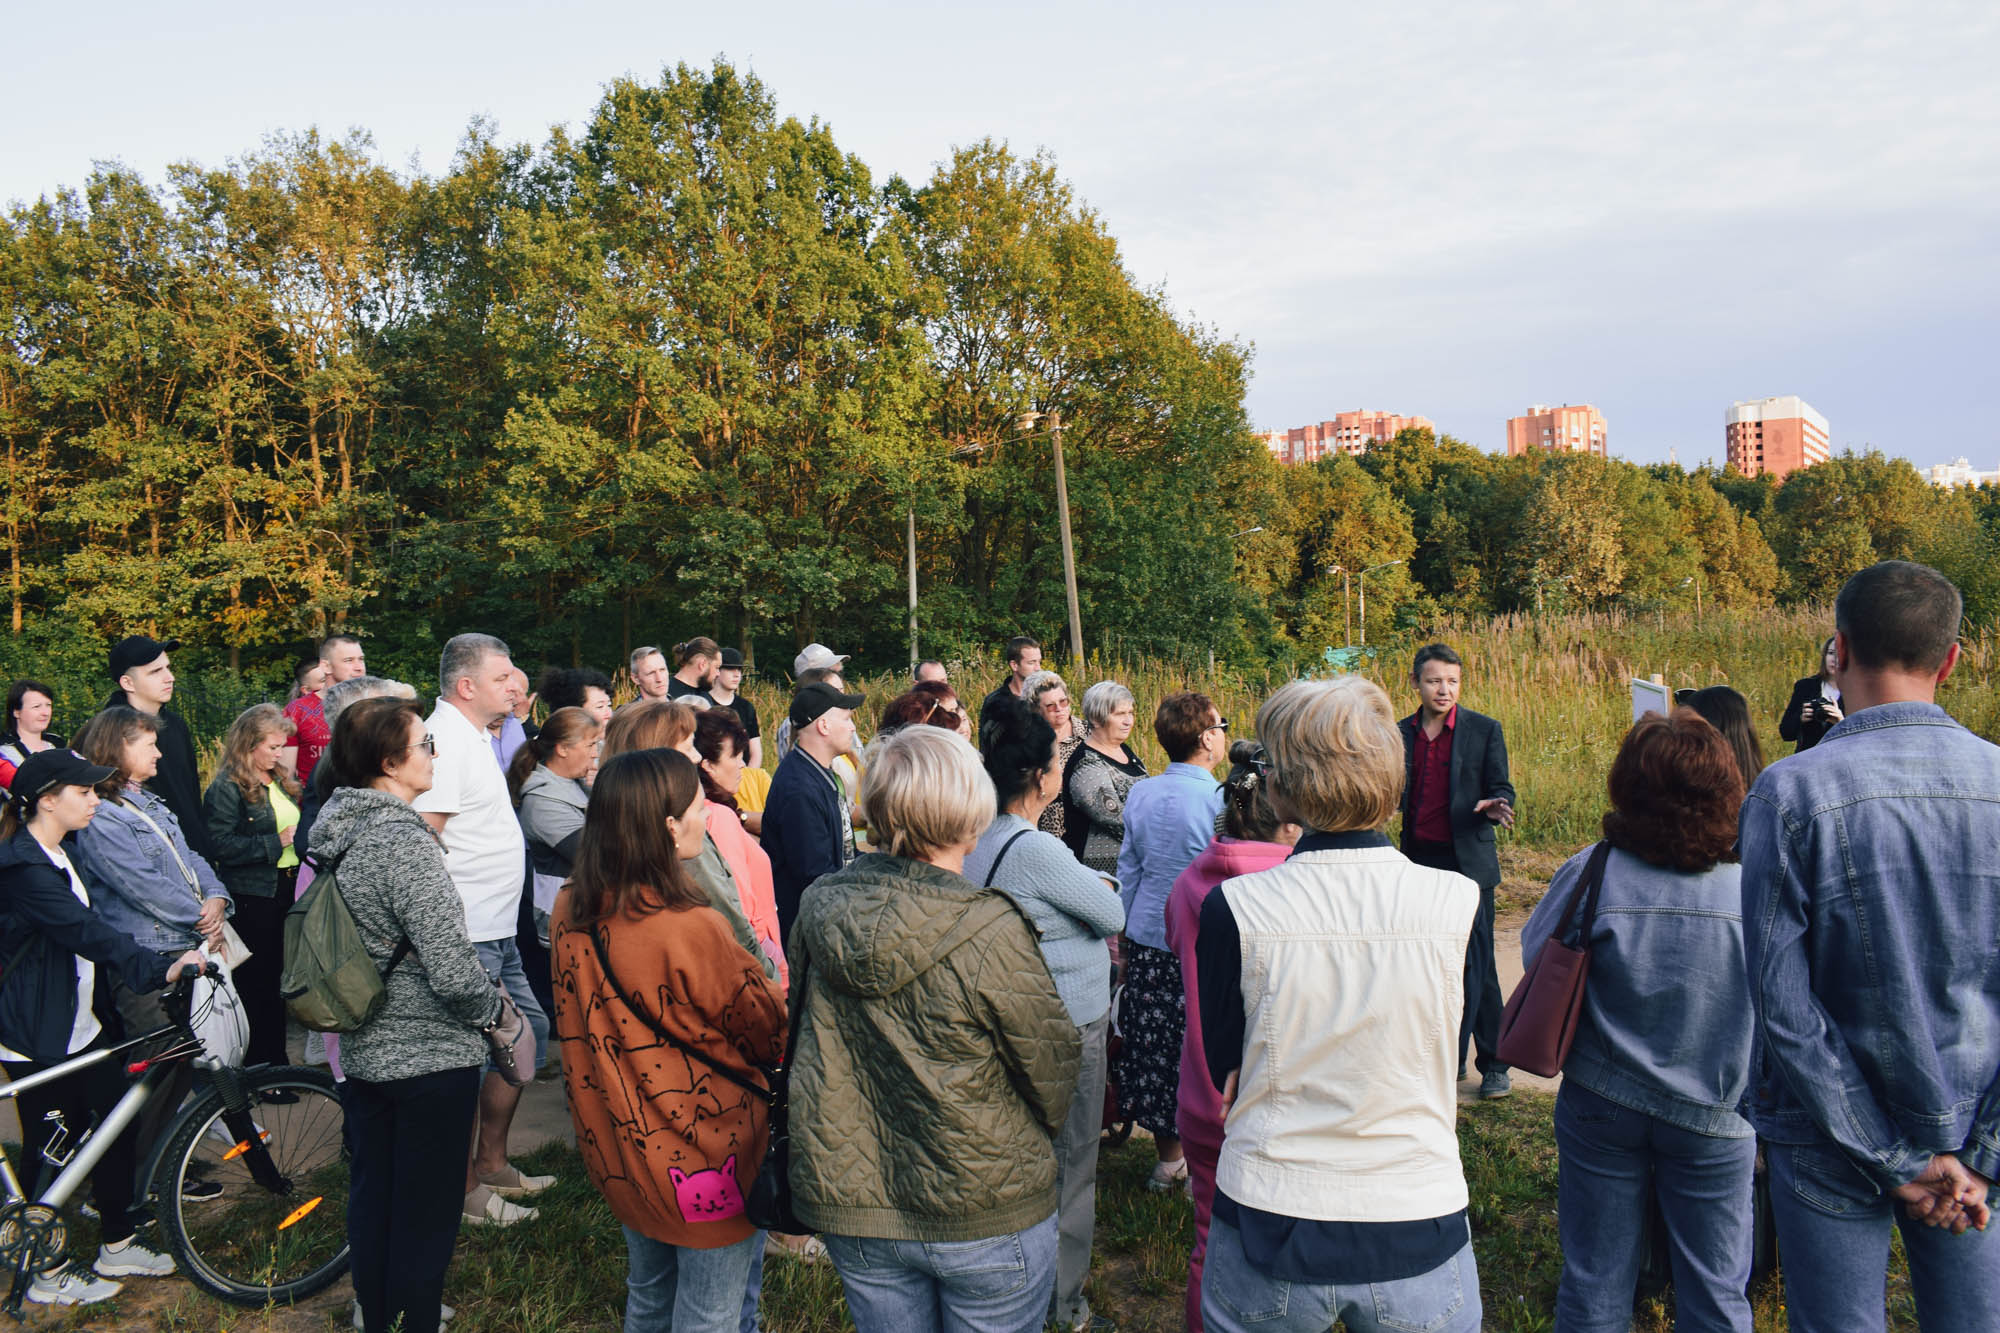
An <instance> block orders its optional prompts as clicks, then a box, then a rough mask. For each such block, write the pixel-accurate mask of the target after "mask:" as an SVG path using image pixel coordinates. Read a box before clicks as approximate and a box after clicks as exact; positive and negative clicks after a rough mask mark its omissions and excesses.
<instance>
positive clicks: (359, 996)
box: [278, 857, 410, 1032]
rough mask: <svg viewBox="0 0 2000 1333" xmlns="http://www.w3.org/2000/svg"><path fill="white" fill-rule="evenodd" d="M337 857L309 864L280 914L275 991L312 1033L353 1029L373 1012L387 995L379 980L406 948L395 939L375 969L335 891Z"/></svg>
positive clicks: (406, 943)
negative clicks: (309, 875)
mask: <svg viewBox="0 0 2000 1333" xmlns="http://www.w3.org/2000/svg"><path fill="white" fill-rule="evenodd" d="M339 869H340V858H338V857H335V858H332V859H330V860H328V861H325V862H315V863H314V874H313V882H312V883H311V884H309V885H307V886H306V891H305V892H304V893H303V894H301V895H300V897H299V900H298V901H297V902H295V903H293V904H292V906H291V910H290V911H288V912H286V913H285V969H284V972H283V973H282V974H281V975H280V976H279V978H278V994H279V996H280V997H281V998H282V999H283V1000H284V1002H285V1008H286V1009H287V1010H288V1011H289V1012H290V1013H291V1015H292V1017H293V1018H296V1019H298V1020H299V1024H300V1026H302V1027H308V1028H311V1029H313V1030H314V1031H315V1032H352V1031H354V1029H356V1028H358V1027H360V1026H361V1025H362V1024H363V1023H366V1022H367V1021H368V1020H369V1019H371V1018H373V1017H374V1016H375V1013H376V1011H377V1010H379V1009H380V1008H381V1007H382V1002H383V1000H384V999H385V998H386V997H387V995H388V989H387V987H386V986H385V985H384V984H383V983H384V982H385V981H387V979H388V976H389V974H390V973H391V972H394V971H395V970H396V964H398V963H400V962H402V961H403V956H404V955H405V954H407V953H409V951H410V941H409V940H408V939H402V940H398V941H397V942H396V951H395V952H394V953H393V954H391V955H390V956H389V965H388V966H387V967H385V968H383V969H382V970H380V971H377V970H376V968H375V959H374V958H373V957H372V956H370V954H369V952H368V946H367V945H366V944H364V943H363V942H362V939H361V928H360V927H359V926H357V925H355V924H354V914H353V913H352V912H350V911H348V910H347V899H345V898H343V897H341V896H340V883H339Z"/></svg>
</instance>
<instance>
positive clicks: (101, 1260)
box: [91, 1238, 174, 1277]
mask: <svg viewBox="0 0 2000 1333" xmlns="http://www.w3.org/2000/svg"><path fill="white" fill-rule="evenodd" d="M91 1268H93V1269H94V1270H96V1272H97V1275H98V1276H99V1277H172V1276H173V1274H174V1261H173V1258H172V1256H170V1255H165V1254H158V1253H155V1252H154V1251H152V1250H149V1249H147V1248H146V1247H145V1246H144V1245H141V1244H140V1243H139V1242H138V1240H137V1238H134V1239H132V1240H128V1241H126V1242H125V1243H124V1244H123V1245H117V1246H112V1245H100V1246H98V1247H97V1262H96V1263H94V1264H92V1265H91Z"/></svg>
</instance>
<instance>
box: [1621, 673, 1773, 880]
mask: <svg viewBox="0 0 2000 1333" xmlns="http://www.w3.org/2000/svg"><path fill="white" fill-rule="evenodd" d="M1608 785H1609V787H1610V789H1611V809H1610V810H1609V811H1607V812H1606V813H1605V816H1604V839H1605V841H1606V842H1609V843H1610V844H1611V845H1612V846H1613V847H1616V848H1618V849H1619V850H1620V851H1626V852H1630V853H1631V854H1632V855H1634V856H1636V857H1638V858H1639V859H1640V860H1642V861H1646V862H1650V863H1651V864H1653V865H1656V866H1662V867H1665V868H1666V869H1668V870H1679V871H1689V872H1694V871H1703V870H1707V869H1709V868H1710V867H1711V866H1714V865H1715V864H1716V863H1717V862H1719V861H1734V860H1735V859H1736V814H1737V811H1738V810H1739V809H1740V808H1741V807H1742V805H1743V770H1742V769H1741V768H1740V767H1739V766H1738V765H1737V762H1736V752H1735V751H1734V750H1732V749H1730V748H1729V742H1728V741H1726V740H1724V739H1723V738H1722V733H1721V732H1719V731H1717V730H1716V729H1715V728H1714V727H1713V726H1711V725H1710V724H1709V722H1708V720H1707V719H1706V718H1704V717H1702V716H1701V714H1699V713H1697V712H1695V711H1694V710H1693V709H1692V708H1676V709H1675V710H1674V711H1673V714H1672V715H1671V716H1669V717H1661V716H1660V715H1659V714H1658V713H1653V714H1650V715H1648V716H1646V717H1643V718H1641V719H1639V721H1637V722H1636V723H1634V724H1633V726H1632V730H1630V731H1628V732H1626V733H1625V743H1624V744H1623V745H1621V746H1619V747H1618V757H1617V758H1616V759H1614V760H1612V761H1611V778H1610V782H1609V784H1608Z"/></svg>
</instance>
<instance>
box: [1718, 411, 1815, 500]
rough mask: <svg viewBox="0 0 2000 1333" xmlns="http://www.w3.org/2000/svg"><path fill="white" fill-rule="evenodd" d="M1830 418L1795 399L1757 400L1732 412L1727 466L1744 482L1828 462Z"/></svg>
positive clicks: (1779, 476)
mask: <svg viewBox="0 0 2000 1333" xmlns="http://www.w3.org/2000/svg"><path fill="white" fill-rule="evenodd" d="M1828 438H1829V435H1828V427H1827V424H1826V418H1825V417H1823V416H1821V415H1820V414H1819V413H1817V412H1815V411H1813V408H1812V404H1811V403H1808V402H1807V401H1806V400H1805V399H1803V398H1801V397H1799V396H1798V395H1797V394H1787V395H1785V396H1784V397H1782V398H1758V399H1753V400H1750V401H1747V402H1740V403H1738V404H1736V405H1735V406H1734V407H1732V408H1730V409H1729V418H1728V424H1727V426H1726V428H1725V430H1724V439H1725V440H1726V441H1727V444H1728V449H1729V453H1728V455H1727V457H1728V459H1729V464H1730V466H1731V467H1734V468H1735V469H1736V470H1737V471H1738V472H1741V473H1742V474H1743V475H1744V476H1746V477H1757V476H1762V475H1764V474H1766V473H1769V474H1770V475H1771V476H1772V477H1775V478H1776V479H1778V480H1779V481H1783V480H1784V479H1785V477H1786V475H1787V474H1789V473H1792V472H1796V471H1798V470H1799V469H1800V468H1802V467H1811V466H1812V465H1813V464H1814V463H1824V462H1825V461H1826V459H1827V441H1828Z"/></svg>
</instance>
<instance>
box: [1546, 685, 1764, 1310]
mask: <svg viewBox="0 0 2000 1333" xmlns="http://www.w3.org/2000/svg"><path fill="white" fill-rule="evenodd" d="M1610 794H1611V810H1610V812H1609V813H1607V814H1606V815H1605V816H1604V838H1605V841H1606V842H1608V843H1610V844H1611V847H1612V851H1611V853H1610V857H1609V859H1608V860H1607V861H1606V862H1605V866H1604V885H1603V889H1602V891H1601V894H1600V897H1599V900H1598V906H1597V918H1596V921H1595V923H1594V924H1593V926H1592V928H1591V932H1590V941H1589V944H1590V950H1591V954H1590V978H1589V985H1588V988H1587V989H1586V991H1585V993H1584V1002H1583V1015H1582V1019H1581V1021H1580V1022H1579V1023H1578V1026H1577V1034H1576V1044H1575V1045H1574V1046H1573V1047H1572V1048H1571V1050H1570V1055H1569V1059H1568V1061H1567V1062H1566V1063H1565V1064H1564V1065H1563V1084H1562V1091H1561V1093H1560V1094H1558V1096H1557V1098H1556V1145H1557V1147H1558V1149H1559V1150H1560V1153H1561V1160H1560V1169H1559V1175H1558V1183H1557V1213H1558V1220H1559V1230H1560V1233H1561V1237H1562V1249H1563V1272H1562V1282H1561V1285H1560V1286H1559V1287H1558V1288H1557V1291H1556V1327H1557V1329H1559V1330H1562V1331H1563V1333H1581V1331H1583V1330H1598V1329H1603V1330H1611V1329H1617V1330H1621V1333H1622V1330H1624V1329H1625V1328H1627V1327H1629V1326H1630V1324H1631V1320H1632V1295H1633V1288H1634V1286H1635V1285H1636V1283H1637V1281H1638V1277H1639V1263H1640V1257H1641V1255H1640V1233H1641V1230H1642V1228H1643V1226H1644V1222H1645V1217H1646V1212H1647V1207H1648V1203H1649V1199H1650V1196H1651V1195H1652V1194H1653V1193H1654V1192H1655V1191H1657V1193H1658V1195H1659V1203H1660V1210H1661V1213H1662V1215H1663V1216H1664V1218H1665V1220H1666V1228H1667V1238H1668V1248H1669V1251H1670V1254H1671V1256H1672V1262H1673V1274H1674V1302H1675V1315H1676V1319H1677V1327H1679V1328H1682V1329H1703V1330H1710V1329H1727V1330H1736V1331H1739V1333H1750V1304H1749V1301H1748V1300H1747V1299H1746V1298H1745V1296H1744V1287H1745V1285H1746V1284H1747V1283H1748V1281H1749V1276H1750V1251H1751V1207H1750V1177H1751V1171H1752V1169H1753V1167H1754V1165H1755V1162H1756V1156H1757V1145H1756V1140H1755V1138H1753V1137H1752V1135H1751V1130H1750V1123H1749V1122H1748V1121H1747V1120H1745V1119H1744V1118H1743V1116H1742V1115H1741V1114H1740V1113H1739V1112H1738V1105H1739V1103H1740V1102H1741V1101H1742V1099H1743V1095H1744V1090H1745V1089H1746V1087H1747V1086H1748V1084H1749V1080H1750V1027H1751V1008H1750V988H1749V981H1748V978H1747V976H1746V974H1745V971H1744V964H1743V916H1742V896H1741V889H1740V868H1739V867H1738V866H1737V865H1736V864H1735V859H1736V849H1735V844H1736V814H1737V809H1738V807H1740V806H1741V805H1742V804H1743V775H1742V771H1741V769H1740V768H1739V766H1738V764H1737V760H1736V756H1735V753H1734V752H1733V751H1732V750H1731V748H1730V746H1729V743H1728V742H1727V741H1725V740H1724V739H1723V737H1722V734H1721V733H1720V732H1718V731H1717V730H1716V729H1715V728H1714V727H1713V726H1711V725H1710V724H1709V723H1708V722H1707V721H1705V720H1704V719H1703V718H1702V717H1701V716H1700V715H1699V714H1697V713H1696V712H1694V710H1692V709H1689V708H1679V709H1676V710H1675V711H1674V714H1673V716H1672V717H1660V716H1657V715H1655V716H1652V717H1647V718H1644V719H1642V720H1641V721H1640V722H1638V723H1637V724H1636V725H1634V726H1633V728H1632V730H1631V731H1630V732H1629V733H1627V735H1626V737H1625V743H1624V744H1623V745H1622V746H1621V747H1620V748H1619V751H1618V757H1617V759H1615V760H1614V761H1613V762H1612V765H1611V780H1610ZM1589 859H1590V850H1589V849H1586V850H1585V851H1582V852H1579V853H1578V854H1577V855H1576V856H1574V857H1572V858H1571V859H1570V861H1569V862H1568V863H1567V864H1566V865H1564V866H1563V867H1562V869H1560V870H1558V871H1557V872H1556V874H1555V878H1554V879H1553V880H1551V881H1550V883H1549V891H1548V893H1547V894H1546V895H1544V897H1543V898H1542V902H1541V906H1539V907H1537V908H1536V909H1535V914H1534V916H1533V917H1531V918H1530V919H1529V921H1528V924H1527V926H1526V927H1525V928H1524V929H1523V930H1522V932H1521V957H1522V962H1523V964H1524V965H1525V966H1529V967H1532V966H1533V965H1534V961H1535V958H1536V956H1537V955H1539V954H1540V953H1541V950H1542V946H1543V945H1544V944H1546V943H1547V942H1548V941H1549V940H1550V939H1551V938H1552V937H1560V936H1561V935H1562V934H1563V933H1564V931H1565V930H1566V929H1567V928H1568V927H1569V925H1570V922H1569V921H1567V920H1564V919H1562V918H1563V917H1564V911H1563V909H1564V907H1565V906H1566V905H1567V904H1568V902H1569V899H1570V897H1571V896H1572V891H1573V890H1574V888H1575V886H1576V883H1577V880H1578V877H1579V876H1581V875H1582V874H1583V871H1584V866H1585V864H1586V863H1587V862H1588V861H1589Z"/></svg>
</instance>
